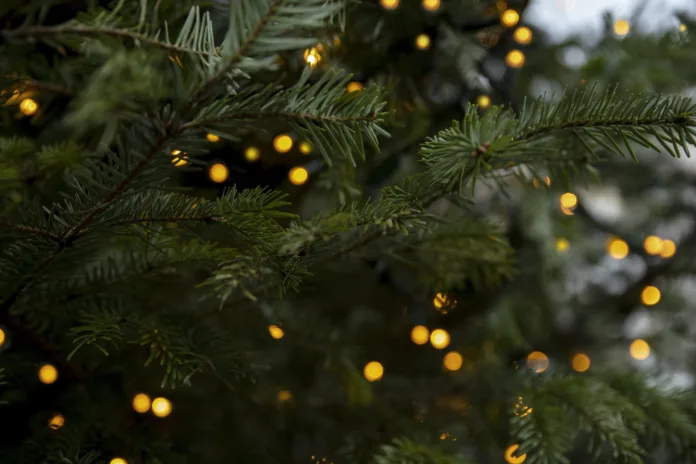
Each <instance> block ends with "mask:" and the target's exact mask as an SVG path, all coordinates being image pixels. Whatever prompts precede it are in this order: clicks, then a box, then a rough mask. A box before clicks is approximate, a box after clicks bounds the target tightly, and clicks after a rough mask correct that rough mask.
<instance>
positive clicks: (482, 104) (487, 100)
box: [476, 95, 491, 109]
mask: <svg viewBox="0 0 696 464" xmlns="http://www.w3.org/2000/svg"><path fill="white" fill-rule="evenodd" d="M476 104H477V105H478V106H479V108H483V109H486V108H488V107H489V106H491V97H489V96H488V95H479V96H478V98H476Z"/></svg>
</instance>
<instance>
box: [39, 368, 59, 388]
mask: <svg viewBox="0 0 696 464" xmlns="http://www.w3.org/2000/svg"><path fill="white" fill-rule="evenodd" d="M39 380H40V381H41V383H45V384H47V385H48V384H51V383H53V382H55V381H56V380H58V371H57V370H56V368H55V367H53V366H52V365H51V364H44V365H43V366H41V368H40V369H39Z"/></svg>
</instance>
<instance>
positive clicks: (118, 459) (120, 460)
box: [109, 458, 128, 464]
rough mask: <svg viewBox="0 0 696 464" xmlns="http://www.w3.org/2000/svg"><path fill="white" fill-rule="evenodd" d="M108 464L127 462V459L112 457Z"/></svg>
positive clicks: (124, 463) (125, 463) (126, 463)
mask: <svg viewBox="0 0 696 464" xmlns="http://www.w3.org/2000/svg"><path fill="white" fill-rule="evenodd" d="M109 464H128V461H126V460H125V459H123V458H113V459H112V460H111V461H109Z"/></svg>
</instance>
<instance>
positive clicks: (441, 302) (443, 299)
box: [433, 293, 447, 314]
mask: <svg viewBox="0 0 696 464" xmlns="http://www.w3.org/2000/svg"><path fill="white" fill-rule="evenodd" d="M446 304H447V295H445V294H444V293H438V294H437V295H435V298H433V306H435V309H437V310H443V309H444V308H445V305H446ZM440 312H442V313H445V314H446V313H447V310H446V309H445V310H444V311H440Z"/></svg>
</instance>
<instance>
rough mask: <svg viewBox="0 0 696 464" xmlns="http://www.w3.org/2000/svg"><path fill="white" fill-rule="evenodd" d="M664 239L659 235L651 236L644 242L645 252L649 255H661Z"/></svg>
mask: <svg viewBox="0 0 696 464" xmlns="http://www.w3.org/2000/svg"><path fill="white" fill-rule="evenodd" d="M662 244H663V242H662V239H661V238H660V237H658V236H657V235H651V236H649V237H647V238H646V239H645V241H644V242H643V247H644V248H645V252H646V253H647V254H649V255H653V256H655V255H659V254H660V253H662Z"/></svg>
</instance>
